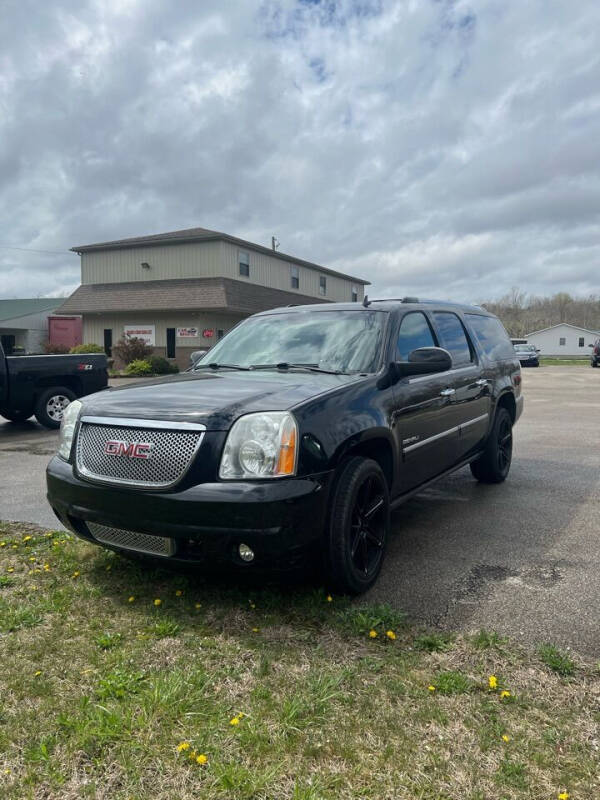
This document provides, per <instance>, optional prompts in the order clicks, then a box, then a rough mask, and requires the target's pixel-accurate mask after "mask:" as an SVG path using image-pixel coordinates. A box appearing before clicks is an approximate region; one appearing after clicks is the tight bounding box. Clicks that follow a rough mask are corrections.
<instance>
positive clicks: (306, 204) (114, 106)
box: [0, 0, 600, 300]
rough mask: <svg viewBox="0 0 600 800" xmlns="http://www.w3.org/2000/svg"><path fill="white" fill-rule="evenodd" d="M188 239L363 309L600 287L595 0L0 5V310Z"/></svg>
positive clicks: (599, 18) (55, 1) (599, 34)
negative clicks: (236, 249) (209, 238)
mask: <svg viewBox="0 0 600 800" xmlns="http://www.w3.org/2000/svg"><path fill="white" fill-rule="evenodd" d="M194 226H203V227H207V228H213V229H216V230H221V231H226V232H228V233H231V234H234V235H238V236H241V237H243V238H248V239H250V240H253V241H256V242H259V243H262V244H269V243H270V237H271V235H272V234H276V236H277V237H278V239H279V240H280V242H281V249H282V251H284V252H288V253H292V254H295V255H297V256H299V257H302V258H305V259H308V260H313V261H317V262H319V263H322V264H325V265H328V266H331V267H333V268H337V269H340V270H343V271H348V272H350V273H352V274H356V275H358V276H360V277H364V278H366V279H368V280H371V281H372V282H373V284H374V286H373V287H372V289H371V290H370V294H371V295H378V296H386V295H387V296H395V295H397V294H401V295H404V294H422V295H429V296H432V295H433V296H436V297H448V298H451V299H467V300H484V299H486V298H494V297H498V296H500V295H501V294H503V293H504V292H506V291H507V290H508V289H509V288H510V287H512V286H520V287H521V289H523V290H525V291H527V292H530V293H536V294H547V293H554V292H557V291H562V290H566V291H569V292H571V293H572V294H579V295H586V294H590V293H600V269H599V268H600V3H599V2H598V0H577V2H575V3H567V2H564V0H527V1H526V2H524V0H472V2H463V1H462V0H395V1H393V0H201V2H199V0H177V2H166V0H162V1H161V0H94V1H93V2H90V1H89V0H52V2H44V3H41V2H39V0H3V2H2V16H1V20H0V245H2V247H1V248H0V297H18V296H21V297H26V296H38V295H46V294H48V295H50V294H52V295H55V294H63V293H65V292H69V291H71V290H72V289H73V288H75V286H76V285H77V284H78V282H79V259H78V257H77V256H76V255H74V254H72V253H68V250H69V248H70V247H72V246H73V245H77V244H85V243H89V242H96V241H102V240H107V239H115V238H120V237H126V236H136V235H141V234H146V233H158V232H161V231H166V230H173V229H179V228H186V227H194ZM8 246H10V247H11V248H15V249H9V248H8ZM16 248H28V249H29V250H38V251H52V252H26V251H25V250H22V249H16Z"/></svg>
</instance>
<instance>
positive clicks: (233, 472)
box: [47, 298, 523, 593]
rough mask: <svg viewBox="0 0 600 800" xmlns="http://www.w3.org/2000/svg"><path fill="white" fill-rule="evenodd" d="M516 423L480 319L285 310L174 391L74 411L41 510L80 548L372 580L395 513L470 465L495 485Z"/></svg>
mask: <svg viewBox="0 0 600 800" xmlns="http://www.w3.org/2000/svg"><path fill="white" fill-rule="evenodd" d="M522 406H523V398H522V396H521V374H520V367H519V361H518V358H517V357H516V354H515V351H514V348H513V346H512V344H511V343H510V340H509V338H508V336H507V334H506V332H505V330H504V328H503V327H502V325H501V323H500V322H499V321H498V319H497V318H496V317H494V316H492V315H491V314H488V313H487V312H486V311H485V310H483V309H481V308H478V307H471V306H462V305H460V306H459V305H453V304H450V303H443V302H433V301H421V302H419V301H418V300H416V299H415V298H406V299H405V300H398V301H395V300H385V301H373V302H369V301H368V300H365V302H364V303H363V304H362V305H358V304H356V303H348V304H334V303H331V304H327V305H310V306H299V307H289V308H280V309H275V310H273V311H268V312H264V313H262V314H257V315H255V316H253V317H250V318H249V319H246V320H245V321H244V322H241V323H240V324H239V325H238V326H237V327H236V328H234V329H233V330H232V331H230V333H228V334H227V336H225V337H224V338H223V339H222V340H221V341H220V342H218V344H216V345H215V347H213V348H212V350H210V352H209V353H207V354H206V356H204V358H203V359H201V360H200V361H199V362H198V363H197V364H196V367H195V369H194V371H192V372H189V373H187V374H185V375H181V376H179V377H177V378H167V379H161V380H157V381H153V382H144V383H142V384H138V385H137V386H133V387H127V388H118V389H110V390H108V391H104V392H101V393H99V394H97V395H92V396H91V397H87V398H86V399H85V401H84V402H79V401H75V402H73V403H72V404H71V405H70V406H69V407H68V409H67V411H66V413H65V417H64V420H63V423H62V429H61V440H60V449H59V453H58V455H57V456H56V457H55V458H54V459H53V460H52V461H51V462H50V464H49V466H48V476H47V477H48V499H49V501H50V504H51V505H52V508H53V509H54V511H55V513H56V515H57V516H58V518H59V519H60V520H61V522H62V523H63V524H64V525H65V526H66V527H67V528H70V529H71V530H72V531H74V532H75V533H76V534H77V535H78V536H80V537H82V538H83V539H86V540H88V541H90V542H95V543H100V544H102V545H104V546H106V547H109V548H112V549H114V550H119V551H122V552H126V553H127V552H129V553H132V552H134V553H136V554H145V555H147V556H151V557H153V558H154V557H159V558H161V559H162V560H163V561H170V562H186V563H190V562H191V563H198V564H205V565H209V566H210V565H213V564H216V563H218V562H224V561H225V562H228V563H230V564H233V565H236V566H237V567H239V568H240V569H245V570H252V569H259V568H260V567H261V566H267V565H268V566H270V567H272V566H277V567H291V566H295V565H297V564H299V563H302V562H305V561H306V560H307V557H308V558H309V559H311V560H312V562H313V563H314V561H315V558H319V559H322V561H323V562H324V563H325V564H326V566H327V569H328V572H329V579H330V580H331V581H332V583H333V584H334V585H335V586H336V587H337V588H338V589H340V590H342V591H345V592H351V593H358V592H362V591H364V590H366V589H367V588H369V587H370V586H371V585H372V584H373V582H374V581H375V579H376V578H377V575H378V573H379V571H380V569H381V564H382V561H383V557H384V553H385V549H386V544H387V539H388V532H389V526H390V509H392V508H395V507H396V506H397V505H398V504H399V503H401V502H403V501H404V500H406V499H407V498H408V497H410V496H411V495H413V494H415V493H416V492H418V491H420V490H421V489H423V487H424V486H426V485H428V484H429V483H431V482H432V481H434V480H437V479H438V478H440V477H442V476H444V475H447V474H448V473H450V472H452V471H453V470H456V469H459V468H460V467H462V466H465V465H466V464H469V465H470V467H471V472H472V473H473V475H474V476H475V478H477V480H479V481H483V482H485V483H500V482H502V481H503V480H504V479H505V478H506V476H507V474H508V471H509V468H510V463H511V457H512V428H513V425H514V423H515V422H516V421H517V419H518V418H519V415H520V414H521V411H522Z"/></svg>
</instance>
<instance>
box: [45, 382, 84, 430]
mask: <svg viewBox="0 0 600 800" xmlns="http://www.w3.org/2000/svg"><path fill="white" fill-rule="evenodd" d="M72 400H75V395H74V394H73V392H72V391H71V390H70V389H66V388H65V387H64V386H52V387H51V388H50V389H46V391H45V392H42V393H41V395H40V396H39V397H38V400H37V403H36V406H35V418H36V419H37V421H38V422H39V423H40V425H43V426H44V427H45V428H59V427H60V423H61V420H62V418H63V413H64V411H65V408H66V407H67V406H68V405H69V403H70V402H71V401H72Z"/></svg>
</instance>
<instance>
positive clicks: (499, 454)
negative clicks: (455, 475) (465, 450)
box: [470, 408, 513, 483]
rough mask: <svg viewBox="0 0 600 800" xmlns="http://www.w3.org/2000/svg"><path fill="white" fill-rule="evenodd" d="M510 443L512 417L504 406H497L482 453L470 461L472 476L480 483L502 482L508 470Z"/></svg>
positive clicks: (511, 441) (510, 452) (510, 459)
mask: <svg viewBox="0 0 600 800" xmlns="http://www.w3.org/2000/svg"><path fill="white" fill-rule="evenodd" d="M512 444H513V440H512V419H511V417H510V414H509V413H508V411H507V410H506V409H505V408H499V409H498V410H497V411H496V417H495V419H494V425H493V427H492V431H491V433H490V435H489V437H488V440H487V442H486V445H485V449H484V451H483V454H482V455H481V456H479V458H478V459H477V460H476V461H472V462H471V465H470V466H471V472H472V474H473V477H474V478H476V479H477V480H478V481H479V482H480V483H502V481H503V480H505V479H506V476H507V475H508V471H509V470H510V464H511V461H512Z"/></svg>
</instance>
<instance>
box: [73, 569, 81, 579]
mask: <svg viewBox="0 0 600 800" xmlns="http://www.w3.org/2000/svg"><path fill="white" fill-rule="evenodd" d="M71 577H72V578H78V577H79V570H75V572H74V573H73V574H72V575H71Z"/></svg>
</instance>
